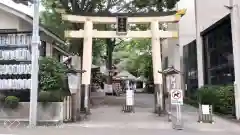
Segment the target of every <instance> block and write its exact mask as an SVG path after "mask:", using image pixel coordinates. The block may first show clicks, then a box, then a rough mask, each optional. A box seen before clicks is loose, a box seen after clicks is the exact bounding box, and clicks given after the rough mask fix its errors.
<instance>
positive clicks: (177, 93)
mask: <svg viewBox="0 0 240 135" xmlns="http://www.w3.org/2000/svg"><path fill="white" fill-rule="evenodd" d="M171 104H172V105H179V104H180V105H183V91H182V90H181V89H172V90H171Z"/></svg>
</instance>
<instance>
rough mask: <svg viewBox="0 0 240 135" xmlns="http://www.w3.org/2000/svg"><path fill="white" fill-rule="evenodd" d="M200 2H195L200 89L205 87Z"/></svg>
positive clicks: (195, 0)
mask: <svg viewBox="0 0 240 135" xmlns="http://www.w3.org/2000/svg"><path fill="white" fill-rule="evenodd" d="M197 1H198V0H194V4H195V5H194V8H195V27H196V47H197V65H198V87H199V88H200V87H202V86H203V85H204V78H203V46H202V39H201V35H200V31H201V30H200V27H199V24H198V3H197Z"/></svg>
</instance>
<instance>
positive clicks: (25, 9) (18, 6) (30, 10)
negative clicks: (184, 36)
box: [0, 0, 192, 15]
mask: <svg viewBox="0 0 240 135" xmlns="http://www.w3.org/2000/svg"><path fill="white" fill-rule="evenodd" d="M0 2H1V3H4V4H6V5H8V6H10V7H13V8H15V9H17V10H19V11H21V12H24V13H25V14H28V15H32V14H33V8H32V7H30V6H29V7H27V6H24V5H22V4H16V3H14V2H12V1H11V0H0ZM178 7H179V8H180V9H181V8H191V7H192V5H191V4H190V3H189V0H181V1H180V2H179V4H178ZM40 10H43V7H40Z"/></svg>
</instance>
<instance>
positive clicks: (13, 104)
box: [4, 96, 19, 109]
mask: <svg viewBox="0 0 240 135" xmlns="http://www.w3.org/2000/svg"><path fill="white" fill-rule="evenodd" d="M4 103H5V107H7V108H11V109H15V108H17V107H18V104H19V98H18V97H15V96H7V97H6V98H5V102H4Z"/></svg>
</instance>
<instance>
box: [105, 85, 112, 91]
mask: <svg viewBox="0 0 240 135" xmlns="http://www.w3.org/2000/svg"><path fill="white" fill-rule="evenodd" d="M104 91H105V93H113V87H112V85H108V84H104Z"/></svg>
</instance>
